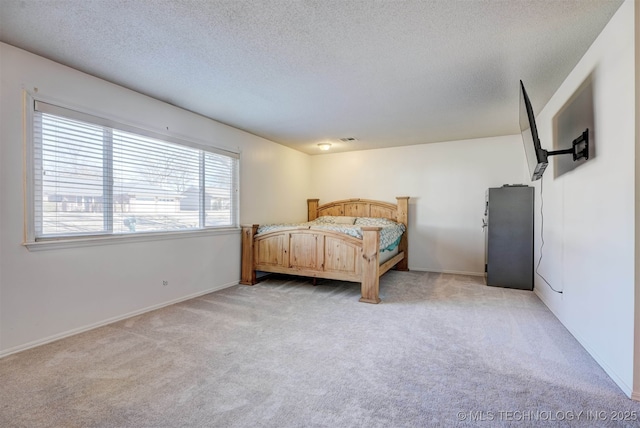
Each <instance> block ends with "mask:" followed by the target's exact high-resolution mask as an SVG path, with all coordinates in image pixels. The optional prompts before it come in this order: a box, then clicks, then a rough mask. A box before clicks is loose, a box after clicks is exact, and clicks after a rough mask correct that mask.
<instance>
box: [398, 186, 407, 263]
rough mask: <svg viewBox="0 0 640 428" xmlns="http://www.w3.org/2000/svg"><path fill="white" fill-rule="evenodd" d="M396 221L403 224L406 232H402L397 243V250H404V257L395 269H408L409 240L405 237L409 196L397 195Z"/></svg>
mask: <svg viewBox="0 0 640 428" xmlns="http://www.w3.org/2000/svg"><path fill="white" fill-rule="evenodd" d="M396 199H397V200H398V220H397V221H398V223H402V224H404V227H406V228H407V232H405V233H403V234H402V238H401V239H400V244H399V245H398V251H402V252H404V258H403V259H402V260H400V261H399V262H398V264H397V265H396V270H402V271H407V270H409V240H408V239H407V236H408V234H409V233H408V230H409V196H398V197H397V198H396Z"/></svg>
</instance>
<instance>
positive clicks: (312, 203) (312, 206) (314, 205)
mask: <svg viewBox="0 0 640 428" xmlns="http://www.w3.org/2000/svg"><path fill="white" fill-rule="evenodd" d="M318 201H320V199H307V221H313V220H315V219H316V218H318Z"/></svg>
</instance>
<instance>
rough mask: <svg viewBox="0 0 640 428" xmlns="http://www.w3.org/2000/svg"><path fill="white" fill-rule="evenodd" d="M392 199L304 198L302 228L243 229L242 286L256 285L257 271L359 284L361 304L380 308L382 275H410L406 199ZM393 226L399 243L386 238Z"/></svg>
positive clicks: (294, 226)
mask: <svg viewBox="0 0 640 428" xmlns="http://www.w3.org/2000/svg"><path fill="white" fill-rule="evenodd" d="M396 200H397V203H395V204H392V203H388V202H382V201H374V200H368V199H346V200H340V201H335V202H330V203H327V204H323V205H319V199H308V200H307V209H308V221H307V222H305V223H300V224H284V225H265V226H260V225H257V224H251V225H242V268H241V280H240V283H241V284H246V285H254V284H256V283H257V282H258V281H257V275H256V272H257V271H261V272H270V273H281V274H288V275H298V276H306V277H312V278H325V279H334V280H341V281H351V282H359V283H360V284H361V285H360V288H361V294H362V297H361V298H360V301H361V302H365V303H379V302H380V297H379V288H380V276H381V275H383V274H384V273H386V272H387V271H389V269H392V268H395V269H396V270H404V271H406V270H409V269H408V235H407V230H408V212H409V209H408V208H409V197H408V196H401V197H397V198H396ZM351 222H353V223H351ZM391 223H394V224H396V225H397V226H399V227H401V228H402V229H403V232H402V233H401V234H400V236H399V237H398V238H393V237H391V238H389V237H388V236H387V234H386V231H387V230H386V229H388V228H390V227H392V225H391ZM387 225H389V226H387ZM394 239H395V240H394ZM390 240H394V241H393V242H392V243H391V244H390Z"/></svg>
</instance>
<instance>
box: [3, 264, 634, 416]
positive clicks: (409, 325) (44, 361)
mask: <svg viewBox="0 0 640 428" xmlns="http://www.w3.org/2000/svg"><path fill="white" fill-rule="evenodd" d="M380 294H381V298H382V300H383V302H382V303H381V304H379V305H369V304H364V303H359V302H358V297H359V286H358V285H357V284H352V283H342V282H334V281H319V282H318V285H317V286H315V287H314V286H312V285H311V283H310V281H308V280H306V279H297V278H291V277H280V278H273V279H269V280H267V281H265V282H262V283H260V284H258V285H256V286H254V287H248V286H235V287H231V288H229V289H226V290H222V291H219V292H216V293H212V294H208V295H205V296H203V297H200V298H197V299H193V300H190V301H187V302H184V303H180V304H176V305H173V306H170V307H167V308H164V309H161V310H157V311H154V312H150V313H147V314H144V315H141V316H138V317H135V318H131V319H128V320H125V321H121V322H118V323H115V324H112V325H109V326H106V327H102V328H99V329H96V330H93V331H90V332H87V333H84V334H80V335H77V336H74V337H71V338H68V339H64V340H60V341H58V342H55V343H52V344H49V345H45V346H41V347H39V348H36V349H33V350H29V351H25V352H22V353H19V354H16V355H12V356H9V357H6V358H4V359H2V360H0V426H1V427H256V426H257V427H417V426H421V427H422V426H424V427H432V426H436V427H438V426H442V427H450V426H465V425H469V426H477V425H480V426H486V427H494V426H532V425H535V426H580V427H582V426H629V427H631V426H639V425H640V424H639V423H638V422H636V421H633V420H631V419H633V418H634V416H633V415H634V414H635V415H637V418H640V403H636V402H633V401H631V400H629V399H628V398H627V397H626V396H625V395H624V394H623V393H622V391H621V390H620V389H619V388H618V387H617V386H616V385H615V384H614V383H613V381H612V380H611V379H610V378H609V377H608V376H607V375H606V374H605V373H604V372H603V370H602V369H601V368H600V367H599V366H598V365H597V364H596V363H595V361H594V360H593V359H592V358H591V357H590V356H589V355H588V354H587V353H586V351H585V350H584V349H583V348H582V347H581V346H580V345H579V344H578V343H577V342H576V340H575V339H574V338H573V337H572V336H571V335H570V334H569V333H568V332H567V330H566V329H565V328H564V327H563V326H562V325H561V324H560V323H559V322H558V320H557V319H556V318H555V317H554V316H553V315H552V314H551V313H550V311H549V310H548V309H547V308H546V307H545V306H544V305H543V304H542V303H541V302H540V301H539V300H538V298H537V297H536V296H535V295H534V294H533V293H532V292H529V291H521V290H510V289H501V288H494V287H487V286H485V285H483V283H482V278H476V277H467V276H458V275H439V274H432V273H424V272H395V271H391V272H389V273H387V274H386V275H385V276H384V277H383V278H382V282H381V293H380ZM601 412H603V413H601ZM620 412H622V413H620ZM624 412H627V414H628V415H629V416H628V417H625V413H624ZM613 415H618V416H621V419H627V420H626V421H624V420H622V421H615V420H613V418H614V417H613ZM637 418H636V419H637Z"/></svg>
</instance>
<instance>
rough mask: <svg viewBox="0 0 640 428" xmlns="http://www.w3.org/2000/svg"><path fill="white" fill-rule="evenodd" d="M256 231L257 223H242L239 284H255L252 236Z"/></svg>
mask: <svg viewBox="0 0 640 428" xmlns="http://www.w3.org/2000/svg"><path fill="white" fill-rule="evenodd" d="M257 232H258V225H257V224H248V225H247V224H243V225H242V260H241V269H240V284H245V285H254V284H257V282H258V281H257V279H256V271H255V269H254V268H253V266H254V264H255V261H254V259H253V257H254V251H253V237H254V236H255V234H256V233H257Z"/></svg>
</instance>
